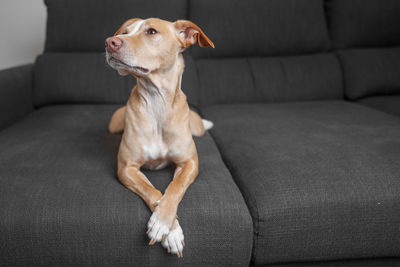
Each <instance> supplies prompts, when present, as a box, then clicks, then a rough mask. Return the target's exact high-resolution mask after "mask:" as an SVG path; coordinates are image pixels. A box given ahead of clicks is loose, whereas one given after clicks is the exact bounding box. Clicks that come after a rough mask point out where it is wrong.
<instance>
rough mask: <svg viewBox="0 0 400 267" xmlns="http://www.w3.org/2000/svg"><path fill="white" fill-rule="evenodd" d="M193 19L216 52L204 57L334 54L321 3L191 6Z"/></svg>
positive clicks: (258, 0) (287, 0) (233, 0)
mask: <svg viewBox="0 0 400 267" xmlns="http://www.w3.org/2000/svg"><path fill="white" fill-rule="evenodd" d="M189 19H190V20H192V21H193V22H195V23H196V24H197V25H199V26H200V28H202V30H203V31H204V32H205V33H206V35H207V36H208V37H209V38H210V39H211V40H212V41H213V42H214V44H215V47H216V48H215V49H209V48H208V49H198V50H195V51H193V55H194V56H195V57H196V58H197V57H201V58H205V57H246V56H271V55H273V56H277V55H283V54H284V55H289V54H300V53H309V52H318V51H325V50H326V49H327V48H329V35H328V31H327V28H326V23H325V17H324V9H323V1H322V0H268V1H264V0H253V1H242V0H218V1H215V0H191V1H190V5H189Z"/></svg>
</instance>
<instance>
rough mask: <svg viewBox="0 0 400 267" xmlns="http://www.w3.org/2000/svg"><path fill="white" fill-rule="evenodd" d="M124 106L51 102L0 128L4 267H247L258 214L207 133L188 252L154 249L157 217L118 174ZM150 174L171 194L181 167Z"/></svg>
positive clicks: (184, 216)
mask: <svg viewBox="0 0 400 267" xmlns="http://www.w3.org/2000/svg"><path fill="white" fill-rule="evenodd" d="M117 107H118V106H115V105H65V106H48V107H45V108H42V109H39V110H37V111H35V112H33V113H32V114H30V115H29V116H28V117H26V118H25V119H24V120H22V121H21V122H19V123H17V124H15V125H14V126H12V127H11V128H7V129H6V130H4V131H2V132H0V146H1V150H0V248H1V249H0V259H1V260H0V261H1V262H0V265H2V266H3V265H6V266H8V265H9V266H27V265H31V264H32V262H34V263H35V265H38V266H58V265H65V266H82V265H85V266H133V265H135V266H160V265H163V266H180V265H186V266H198V265H214V264H215V265H225V264H227V265H229V266H231V265H232V266H233V265H237V266H247V265H248V263H249V261H250V254H251V246H252V232H253V230H252V221H251V217H250V214H249V211H248V209H247V207H246V204H245V202H244V200H243V197H242V195H241V194H240V191H239V189H238V188H237V187H236V185H235V183H234V181H233V179H232V177H231V176H230V173H229V171H228V169H227V168H226V167H225V165H224V163H223V162H222V160H221V157H220V154H219V152H218V149H217V148H216V146H215V143H214V142H213V140H212V138H211V137H210V135H208V134H207V135H206V136H205V137H202V138H196V139H195V142H196V145H197V148H198V152H199V160H200V175H199V177H198V179H197V180H196V181H195V182H194V184H193V185H192V186H191V187H190V188H189V190H188V191H187V193H186V195H185V197H184V199H183V201H182V202H181V204H180V208H179V211H178V215H179V220H180V223H181V226H182V228H183V231H184V233H185V241H186V247H185V249H184V258H183V259H178V258H177V257H176V256H173V255H171V254H167V252H166V250H165V249H164V248H162V247H161V245H159V244H157V245H155V246H148V245H147V243H148V242H149V240H148V238H147V236H146V234H145V232H146V225H147V221H148V219H149V218H150V216H151V213H150V211H149V210H148V209H147V207H146V205H145V204H144V202H143V201H142V200H141V199H140V198H139V197H138V196H137V195H136V194H134V193H132V192H131V191H129V190H128V189H126V188H125V187H124V186H123V185H121V184H120V183H119V181H118V179H117V177H116V164H117V162H116V155H117V151H118V146H119V142H120V138H121V136H120V135H111V134H108V133H107V130H106V129H107V123H108V120H109V118H110V116H111V114H112V112H113V111H114V110H115V109H116V108H117ZM146 174H147V175H148V177H149V180H150V181H151V182H152V183H153V184H154V185H155V186H156V187H157V188H159V189H160V190H164V189H165V187H166V186H167V185H168V183H169V182H170V180H171V177H172V174H173V170H172V169H165V170H163V171H157V172H146ZM233 244H234V245H233ZM232 255H234V257H232Z"/></svg>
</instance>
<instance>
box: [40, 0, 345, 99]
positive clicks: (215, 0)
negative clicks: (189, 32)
mask: <svg viewBox="0 0 400 267" xmlns="http://www.w3.org/2000/svg"><path fill="white" fill-rule="evenodd" d="M45 2H46V5H47V7H48V22H47V39H46V49H45V53H44V55H42V56H40V57H39V58H38V61H37V67H36V70H35V88H34V99H35V105H36V106H42V105H47V104H54V103H123V102H124V101H126V99H127V97H128V96H129V92H130V89H131V88H132V86H133V85H134V83H135V81H134V80H133V79H132V78H131V77H128V78H126V77H120V76H118V75H117V73H116V72H115V71H114V70H112V69H110V68H109V67H108V66H107V64H106V63H105V60H104V55H102V53H104V40H105V38H106V37H108V36H111V35H112V34H113V33H114V32H115V30H116V29H117V28H118V26H120V25H121V23H122V22H124V21H125V20H126V19H128V18H131V17H141V18H147V17H160V18H163V19H167V20H176V19H182V18H183V19H185V18H186V19H190V20H192V21H193V22H195V23H196V24H197V25H199V26H200V27H201V28H202V29H203V30H204V32H205V33H206V34H207V35H208V36H209V37H210V38H211V40H213V41H214V42H215V45H216V48H215V49H212V48H199V47H198V46H197V45H196V47H192V48H190V49H189V51H186V52H185V53H184V54H186V69H185V73H184V76H183V77H184V78H183V83H182V88H183V90H184V92H185V93H186V94H187V95H188V99H189V102H190V103H191V104H193V105H202V106H206V105H212V104H219V103H234V102H261V101H264V102H265V101H267V102H268V101H272V102H276V101H302V100H317V99H332V98H342V97H343V91H342V77H341V70H340V67H339V64H338V61H337V58H335V57H334V56H333V54H331V52H330V46H331V45H330V39H329V34H328V31H327V25H326V20H325V14H324V1H323V0H252V1H246V0H172V1H162V0H148V1H139V0H116V1H107V0H100V1H99V0H85V1H80V0H45ZM190 54H191V55H192V56H188V55H190ZM191 58H193V59H194V60H191Z"/></svg>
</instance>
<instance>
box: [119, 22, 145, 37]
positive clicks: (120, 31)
mask: <svg viewBox="0 0 400 267" xmlns="http://www.w3.org/2000/svg"><path fill="white" fill-rule="evenodd" d="M137 20H140V18H133V19H128V20H127V21H125V22H124V24H122V25H121V27H119V29H118V30H117V31H116V32H115V33H114V36H116V35H119V34H121V33H122V32H123V31H124V30H125V29H126V27H128V26H129V25H131V24H133V23H134V22H135V21H137Z"/></svg>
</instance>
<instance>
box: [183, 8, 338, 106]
mask: <svg viewBox="0 0 400 267" xmlns="http://www.w3.org/2000/svg"><path fill="white" fill-rule="evenodd" d="M189 19H190V20H192V21H194V22H195V23H196V24H198V25H199V26H200V27H201V28H202V29H203V31H204V32H205V33H206V35H207V36H208V37H209V38H210V39H211V40H212V41H213V42H214V44H215V47H216V48H215V49H211V48H207V49H204V48H203V49H193V50H192V54H193V57H194V58H195V59H196V66H197V69H198V75H199V77H198V78H199V81H200V92H199V95H200V97H199V99H200V104H201V105H202V106H207V105H213V104H221V103H238V102H278V101H302V100H316V99H333V98H343V91H342V78H341V71H340V65H339V64H338V61H337V58H335V56H334V55H333V54H329V53H328V52H329V49H330V39H329V33H328V30H327V25H326V20H325V13H324V1H322V0H253V1H243V0H218V1H215V0H191V1H190V5H189Z"/></svg>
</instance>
